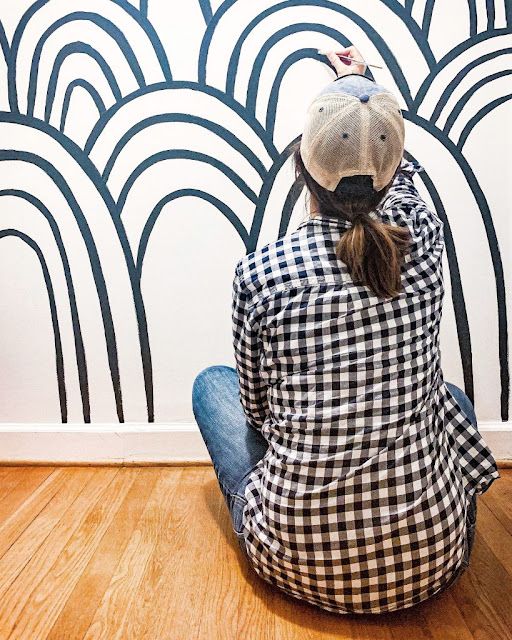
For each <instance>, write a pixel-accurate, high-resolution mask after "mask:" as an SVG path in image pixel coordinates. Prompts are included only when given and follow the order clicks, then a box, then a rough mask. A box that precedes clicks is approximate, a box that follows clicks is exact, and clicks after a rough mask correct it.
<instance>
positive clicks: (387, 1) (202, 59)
mask: <svg viewBox="0 0 512 640" xmlns="http://www.w3.org/2000/svg"><path fill="white" fill-rule="evenodd" d="M236 2H237V0H225V2H223V3H222V4H221V6H220V7H219V8H218V9H217V11H216V12H215V13H214V14H213V17H212V19H211V20H210V22H209V23H208V26H207V28H206V31H205V34H204V37H203V40H202V42H201V48H200V50H199V58H198V67H197V73H198V79H199V82H200V83H201V84H206V63H207V60H208V51H209V49H210V44H211V41H212V37H213V34H214V32H215V29H216V28H217V25H218V23H219V22H220V20H221V19H222V17H223V15H224V14H225V13H226V12H227V11H228V10H229V9H230V8H231V7H232V6H233V5H234V4H235V3H236ZM381 3H382V4H383V5H385V6H386V7H387V8H388V9H389V10H390V11H391V12H392V13H394V14H395V15H396V16H397V17H399V18H400V19H401V21H402V22H403V23H404V25H405V26H406V27H407V28H408V29H409V32H410V33H411V35H412V37H413V38H414V40H415V41H416V42H417V43H418V44H419V47H420V49H421V51H422V53H423V54H424V56H425V60H426V62H427V65H428V67H429V68H430V69H432V68H433V67H434V65H435V64H436V61H435V58H434V54H433V53H432V50H431V48H430V45H429V43H428V40H427V39H426V38H425V37H424V34H423V32H422V30H421V29H420V27H419V25H418V24H417V23H416V21H415V20H413V18H412V17H411V15H410V12H409V11H407V10H406V9H405V8H404V7H402V5H400V4H399V3H398V2H396V0H381ZM411 4H412V3H411ZM304 5H309V6H317V7H326V8H328V9H332V10H334V11H337V12H339V13H345V15H348V14H347V13H346V11H348V10H344V8H343V7H340V5H339V4H336V3H335V2H331V1H330V0H289V1H288V2H281V3H280V4H278V5H275V6H274V7H270V8H269V9H268V10H267V11H264V12H262V13H260V14H259V16H257V18H255V19H254V20H253V21H252V22H254V21H256V23H257V22H259V21H261V20H262V19H263V17H265V16H264V14H268V12H270V13H273V12H274V11H279V10H280V9H281V8H284V7H285V6H304ZM349 13H350V16H349V17H351V16H354V17H355V18H356V19H357V20H355V19H354V21H355V22H356V23H357V24H358V25H359V26H360V27H362V25H361V24H360V22H364V23H365V24H367V25H368V23H366V22H365V21H364V20H362V18H360V17H359V16H358V15H357V14H354V13H353V12H351V11H350V12H349ZM262 16H263V17H262ZM251 24H252V23H251ZM368 26H370V25H368ZM362 28H363V30H364V27H362ZM246 29H247V27H246ZM370 29H371V30H372V33H374V34H375V35H376V36H377V38H378V39H379V40H380V42H381V43H382V44H383V45H384V47H385V49H386V51H387V53H386V54H385V55H384V58H385V59H386V60H387V61H388V67H389V68H390V70H391V71H392V72H393V76H394V77H397V73H396V71H397V70H398V71H399V72H401V69H400V67H398V65H397V69H394V67H393V64H394V63H395V62H396V61H395V58H394V56H393V54H392V53H391V51H390V50H389V49H388V47H387V46H386V44H385V42H384V41H383V40H382V38H380V36H379V35H378V34H377V33H376V32H375V30H374V29H373V27H370ZM372 40H373V43H374V44H375V38H372ZM237 44H238V43H237ZM232 57H233V53H232ZM390 61H392V62H393V64H392V65H390V64H389V63H390ZM230 64H231V63H230ZM404 80H405V79H404ZM228 81H229V78H228ZM405 86H407V85H406V83H405Z"/></svg>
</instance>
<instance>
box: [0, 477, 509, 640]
mask: <svg viewBox="0 0 512 640" xmlns="http://www.w3.org/2000/svg"><path fill="white" fill-rule="evenodd" d="M501 475H502V478H501V479H500V480H497V481H496V482H495V483H494V485H493V486H492V487H491V489H490V490H489V491H488V492H487V493H486V494H485V495H484V496H482V497H481V498H479V503H478V528H477V535H476V540H475V546H474V549H473V556H472V562H471V568H470V569H469V570H468V572H466V574H465V575H464V576H463V577H462V578H461V580H460V581H459V582H458V584H456V585H455V586H454V587H453V588H452V589H451V590H450V591H448V592H447V593H445V594H442V595H440V596H438V597H434V598H433V599H432V600H430V601H427V602H424V603H422V604H420V605H419V606H417V607H414V608H413V609H409V610H405V611H402V612H396V613H393V614H385V615H382V616H357V615H355V616H354V615H353V616H343V615H337V614H332V613H328V612H325V611H322V610H320V609H318V608H316V607H314V606H312V605H308V604H305V603H302V602H300V601H299V600H296V599H294V598H290V597H288V596H287V595H285V594H283V593H281V592H279V591H277V590H275V589H273V588H272V586H271V585H269V584H267V583H266V582H264V581H263V580H261V579H260V578H259V577H258V575H257V574H256V573H255V572H254V570H252V569H251V568H250V567H249V565H248V564H247V563H246V560H245V558H244V556H243V555H242V553H241V551H240V549H239V548H238V545H237V543H236V539H235V537H234V534H233V533H232V530H231V524H230V520H229V515H228V512H227V508H226V506H225V504H224V501H223V498H222V495H221V493H220V490H219V488H218V486H217V481H216V479H215V475H214V472H213V469H212V468H211V467H208V466H206V467H139V468H137V467H0V640H7V639H8V638H9V639H10V638H20V639H23V640H37V639H38V638H51V639H52V640H73V639H75V638H76V639H78V638H80V639H82V638H86V639H88V640H102V639H105V640H115V639H119V640H129V639H134V640H135V639H136V640H143V639H148V640H181V639H185V640H189V639H196V638H201V639H203V638H204V639H208V640H217V639H219V640H231V639H234V640H260V639H265V640H267V639H268V640H293V639H297V640H298V639H300V640H308V639H313V638H314V639H320V638H322V639H323V638H336V639H343V638H357V639H358V640H363V639H367V640H380V639H386V640H388V639H397V640H398V639H400V640H402V639H403V640H423V639H426V638H428V639H435V640H471V639H475V640H486V639H489V640H491V639H492V640H507V639H509V638H512V470H503V469H502V470H501Z"/></svg>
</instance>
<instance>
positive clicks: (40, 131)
mask: <svg viewBox="0 0 512 640" xmlns="http://www.w3.org/2000/svg"><path fill="white" fill-rule="evenodd" d="M141 4H142V6H141V7H139V5H138V3H137V2H135V1H134V2H133V3H132V4H131V5H130V4H129V3H127V2H125V1H124V0H119V1H116V2H114V1H112V0H75V1H74V2H73V3H69V2H67V1H66V0H49V1H48V2H46V3H40V2H38V3H32V2H27V1H26V0H23V1H21V0H18V1H17V2H15V3H6V2H4V3H1V5H0V20H1V22H2V24H3V27H4V29H5V41H4V43H3V44H4V46H3V50H4V54H5V55H4V56H2V55H0V109H1V110H3V113H2V114H0V146H1V148H2V149H3V151H1V152H0V160H1V164H0V167H1V170H0V192H1V198H0V225H1V226H0V229H3V230H4V232H5V233H4V235H5V236H6V237H2V238H0V239H1V243H0V247H1V251H0V291H1V296H0V327H1V331H0V421H1V422H4V423H17V422H24V423H45V424H47V425H48V424H53V423H60V422H62V421H68V422H72V423H83V422H84V421H88V420H89V419H90V421H91V422H93V423H106V424H108V423H117V422H119V421H120V420H124V421H126V422H132V423H144V422H147V421H148V420H152V414H153V410H152V408H151V407H152V402H153V403H154V419H155V421H156V422H158V423H166V424H167V423H176V422H191V421H192V420H193V416H192V411H191V402H190V392H191V386H192V382H193V378H194V376H195V375H196V374H197V373H198V371H199V370H201V369H202V368H203V367H206V366H208V365H211V364H216V363H226V364H233V358H232V353H231V325H230V303H231V281H232V276H233V269H234V265H235V263H236V261H237V260H238V259H239V258H240V257H241V256H242V255H243V254H244V253H245V252H246V251H247V250H250V249H252V248H254V246H261V245H262V244H264V243H266V242H269V241H271V240H273V239H275V238H276V237H277V235H278V231H279V226H280V223H281V216H282V212H283V206H284V203H285V199H286V195H287V194H288V191H289V189H290V187H291V186H292V183H293V176H292V172H291V164H290V161H289V160H284V161H283V160H282V158H286V155H287V154H286V148H287V146H288V145H289V144H290V143H292V142H293V141H294V140H295V139H296V138H297V136H298V135H300V132H301V127H302V123H303V119H304V114H305V109H306V107H307V104H308V103H309V101H310V100H311V99H312V98H313V96H314V95H315V94H316V93H317V92H318V91H319V90H320V89H321V88H322V87H323V85H324V84H326V83H327V82H329V81H330V80H331V79H333V77H334V73H333V71H332V70H331V69H330V68H329V67H328V66H327V65H326V64H325V61H324V60H323V59H321V58H320V57H319V56H317V55H315V50H316V49H317V48H325V47H328V46H331V45H334V43H335V42H338V43H340V44H342V45H345V44H349V43H350V42H353V43H354V44H355V45H356V46H357V47H358V48H359V49H360V50H361V51H362V53H363V55H364V56H365V58H366V59H367V61H369V62H374V63H376V64H380V65H383V67H384V68H383V69H382V70H381V69H375V70H374V78H375V79H376V80H377V81H378V82H381V83H383V84H385V85H387V86H389V87H390V88H392V89H393V90H394V91H395V93H396V94H397V96H398V97H399V99H400V101H401V106H402V108H403V109H404V113H405V115H406V119H407V122H406V127H407V128H406V136H407V137H406V149H407V151H408V152H409V153H411V154H412V156H413V157H414V158H416V159H417V160H418V161H419V162H420V163H421V164H422V165H423V166H424V167H425V173H426V174H427V176H428V177H430V179H431V181H432V184H430V183H427V184H423V183H422V182H421V180H419V178H418V187H419V188H420V190H421V191H422V193H423V194H424V196H425V198H426V199H427V200H428V201H429V202H431V203H432V206H434V203H435V200H434V199H433V198H435V196H434V195H433V193H434V191H433V188H432V185H435V189H436V190H437V192H438V194H439V197H440V201H441V202H442V203H443V205H444V210H445V213H446V216H447V220H448V222H449V227H450V228H451V232H452V234H453V238H454V243H455V253H456V261H455V253H454V252H453V251H452V250H450V252H448V251H447V254H446V255H445V269H446V270H445V280H446V298H445V307H444V313H443V323H442V334H441V335H442V338H441V339H442V364H443V370H444V376H445V379H446V380H448V381H451V382H454V383H455V384H458V385H459V386H461V387H463V388H464V384H465V382H466V384H467V385H468V386H467V387H466V389H467V391H468V392H470V393H472V390H471V384H472V382H471V380H473V385H474V397H475V404H476V410H477V415H478V418H479V420H481V421H490V422H499V421H501V420H506V419H507V411H508V404H509V400H510V399H509V394H508V392H507V393H505V391H506V382H507V376H508V360H507V351H508V349H509V348H510V338H509V334H508V333H507V324H506V317H507V315H508V318H510V317H511V316H512V308H511V299H512V287H511V282H512V261H511V258H510V256H511V250H512V246H511V245H512V232H511V230H512V223H511V213H512V212H511V202H512V201H511V198H510V181H511V178H512V168H511V167H512V164H511V162H510V159H509V158H510V151H511V143H512V125H511V124H510V122H511V115H512V113H511V103H510V101H507V100H506V98H510V93H511V92H510V88H511V86H512V82H511V76H510V75H509V70H510V69H511V61H512V57H511V54H510V52H506V51H505V50H506V49H507V48H510V47H511V45H512V34H511V26H512V16H509V23H508V27H507V22H506V14H505V5H504V0H496V2H495V3H494V14H493V12H492V11H490V7H489V8H486V3H485V2H484V1H479V0H477V1H476V2H474V3H471V2H470V3H468V2H466V1H464V2H463V1H462V0H457V1H455V0H436V2H435V3H429V2H425V1H423V2H422V1H419V0H416V1H415V2H409V1H407V2H402V4H400V3H399V2H397V1H394V0H386V1H384V0H366V1H365V2H358V1H356V0H344V1H340V2H331V3H326V2H320V1H319V0H318V2H315V1H313V0H311V1H310V2H298V1H297V2H295V3H293V2H290V3H289V4H288V5H287V6H285V8H283V9H280V10H276V11H273V12H272V11H271V10H272V9H274V8H277V6H278V3H277V2H271V1H269V0H260V1H258V2H254V0H238V1H236V2H231V1H228V2H224V3H220V2H216V1H212V2H210V3H209V2H207V1H202V2H199V0H189V1H188V2H183V3H169V2H166V1H165V0H149V5H148V6H147V18H146V17H145V12H146V3H144V2H142V3H141ZM293 4H295V5H296V6H293ZM404 4H405V6H402V5H404ZM432 4H433V11H432ZM488 4H489V3H488ZM468 7H470V8H471V7H472V8H471V9H470V8H468ZM139 9H140V11H139ZM488 9H489V11H488ZM265 10H267V13H268V15H265V13H264V12H265ZM425 11H426V14H425ZM25 12H28V13H25ZM76 12H82V14H77V13H76ZM73 13H74V15H73ZM66 16H69V20H68V21H67V22H66V21H64V23H63V24H61V25H60V26H58V21H59V20H60V19H62V18H65V17H66ZM258 16H259V20H258V19H257V18H258ZM251 22H253V26H252V27H251V28H250V29H249V31H248V33H247V37H246V38H245V39H244V40H243V43H242V44H241V46H240V50H239V55H238V59H237V62H236V63H235V59H236V55H235V54H236V52H237V46H236V43H237V40H238V39H239V38H240V36H241V34H242V33H243V31H244V29H246V27H248V25H251ZM56 25H57V26H56ZM297 25H298V26H297ZM300 25H302V26H300ZM278 33H279V34H280V36H276V37H275V42H272V41H270V43H269V44H268V45H265V43H266V42H268V41H269V39H270V38H272V36H273V35H274V34H278ZM1 39H2V38H1V36H0V41H1ZM77 42H79V43H82V44H81V45H78V46H77V45H73V44H72V43H77ZM266 50H267V52H266V53H265V51H266ZM289 56H295V57H296V59H295V58H293V57H292V58H289ZM4 59H10V76H9V77H8V73H7V64H6V63H5V62H4ZM283 64H284V65H285V68H283V70H282V73H281V75H280V72H279V69H280V68H281V66H282V65H283ZM468 65H469V66H468ZM466 67H467V68H466ZM465 68H466V69H465ZM429 73H430V75H429ZM258 74H259V82H257V81H256V79H257V78H258ZM251 76H252V80H251ZM281 76H282V81H281V83H280V86H279V87H278V86H277V84H276V79H277V78H279V77H281ZM84 81H85V82H84ZM425 83H427V84H428V90H427V91H426V92H424V91H423V90H422V89H421V87H424V86H425ZM449 83H452V84H451V85H449ZM480 85H481V86H480ZM447 86H448V90H447V92H446V93H445V94H443V92H445V89H446V88H447ZM468 92H469V93H468ZM66 93H68V96H70V99H69V105H68V109H67V114H66V117H63V111H65V109H64V102H65V95H66ZM423 94H424V97H423V99H422V100H421V102H420V99H419V98H418V97H417V96H418V95H420V96H421V95H423ZM443 95H444V98H446V105H445V106H444V108H443V109H442V110H440V113H439V114H437V113H436V111H435V110H436V105H438V104H439V103H440V101H441V103H442V100H443ZM52 96H53V99H52ZM415 98H416V102H415ZM500 101H501V102H500ZM488 105H490V107H489V109H488V113H485V112H484V111H482V109H485V107H486V106H488ZM149 118H152V120H147V119H149ZM452 119H453V122H452V124H451V127H447V130H446V131H443V129H444V128H445V127H446V123H447V121H448V123H450V122H451V120H452ZM173 120H174V121H173ZM143 121H145V123H144V124H140V125H139V123H142V122H143ZM137 125H139V127H138V129H137ZM133 127H135V129H132V128H133ZM60 128H62V131H59V129H60ZM131 129H132V131H131V132H130V130H131ZM129 132H130V133H129ZM123 136H125V138H124V137H123ZM158 154H159V155H158ZM281 154H284V155H283V156H282V155H281ZM281 165H282V166H281ZM184 189H185V190H186V189H188V190H194V191H188V192H185V194H184V195H182V197H176V198H175V199H173V200H171V201H169V202H168V203H167V204H162V205H161V214H160V215H159V216H156V215H155V214H153V218H152V217H151V214H152V212H154V211H155V207H157V206H158V203H159V202H161V201H162V199H164V198H165V197H166V196H167V195H168V194H171V193H173V192H176V191H180V190H184ZM199 192H202V195H201V194H200V193H199ZM187 194H188V195H187ZM178 195H179V194H178ZM436 206H437V205H436ZM45 212H46V214H45ZM263 213H264V215H263ZM260 214H262V215H263V219H262V221H261V230H260V231H259V232H258V224H259V223H258V220H259V215H260ZM303 215H304V200H303V197H301V198H299V200H298V202H297V203H296V205H295V207H294V209H293V214H292V217H291V221H290V224H289V226H288V229H293V228H295V226H296V225H297V224H298V222H299V221H300V220H302V218H303ZM230 216H232V219H231V220H230V219H229V217H230ZM236 219H238V221H236ZM49 220H51V223H50V222H49ZM152 220H153V222H154V225H153V224H152ZM255 220H256V224H255V223H254V221H255ZM235 222H236V224H238V230H237V229H236V228H235V224H234V223H235ZM252 225H253V233H252V235H251V226H252ZM13 234H14V235H13ZM146 245H147V246H146ZM144 247H145V251H144ZM448 254H449V255H448ZM142 255H144V259H143V261H142ZM448 257H450V263H449V262H448ZM493 260H494V262H493ZM455 264H457V265H458V270H459V273H457V270H456V269H455ZM138 267H140V268H138ZM45 270H46V279H45ZM501 272H503V276H502V275H501ZM452 278H453V282H454V283H455V285H456V288H455V289H454V290H453V291H452V286H451V285H452V283H451V279H452ZM452 294H453V296H452ZM452 297H453V298H454V299H455V302H456V309H457V311H454V302H453V299H452ZM53 300H54V304H55V308H54V310H53V313H52V308H51V305H50V301H52V304H53ZM465 314H466V316H467V328H468V329H469V333H467V330H466V328H465ZM499 319H500V320H499ZM456 320H457V321H458V326H457V323H456ZM146 323H147V329H146ZM56 332H57V333H56ZM459 341H460V342H459ZM500 345H501V346H500ZM461 346H462V353H461ZM56 347H57V351H56ZM60 353H61V354H62V355H59V354H60ZM141 353H142V356H141ZM56 354H57V355H56ZM464 374H465V378H466V380H464ZM59 380H60V387H59ZM152 396H153V401H152V400H151V398H152ZM88 406H89V407H90V409H88ZM118 429H119V427H118Z"/></svg>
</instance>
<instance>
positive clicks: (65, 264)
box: [0, 189, 91, 423]
mask: <svg viewBox="0 0 512 640" xmlns="http://www.w3.org/2000/svg"><path fill="white" fill-rule="evenodd" d="M1 196H13V197H16V198H21V199H23V200H25V201H27V202H28V203H30V204H31V205H32V206H33V207H35V208H36V209H37V210H38V211H39V212H40V213H41V214H42V215H43V216H44V217H45V218H46V220H47V222H48V224H49V225H50V229H51V231H52V234H53V238H54V240H55V244H56V245H57V249H58V251H59V254H60V258H61V261H62V269H63V271H64V277H65V279H66V286H67V290H68V299H69V308H70V313H71V323H72V325H73V337H74V341H75V354H76V365H77V371H78V382H79V385H80V395H81V399H82V414H83V417H84V422H86V423H88V422H90V421H91V407H90V401H89V380H88V373H87V361H86V358H85V348H84V342H83V338H82V329H81V327H80V317H79V315H78V307H77V304H76V296H75V287H74V285H73V277H72V275H71V268H70V265H69V260H68V256H67V253H66V248H65V246H64V242H63V241H62V236H61V234H60V230H59V227H58V225H57V222H56V221H55V218H54V217H53V215H52V214H51V212H50V210H49V209H48V208H47V207H46V206H45V205H44V204H43V203H42V202H41V200H39V199H38V198H36V197H35V196H33V195H32V194H30V193H28V192H26V191H22V190H21V189H2V190H0V197H1Z"/></svg>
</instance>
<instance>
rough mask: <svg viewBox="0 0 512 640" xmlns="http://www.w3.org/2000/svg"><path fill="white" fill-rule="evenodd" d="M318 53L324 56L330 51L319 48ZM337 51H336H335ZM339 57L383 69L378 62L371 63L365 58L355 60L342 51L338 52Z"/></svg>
mask: <svg viewBox="0 0 512 640" xmlns="http://www.w3.org/2000/svg"><path fill="white" fill-rule="evenodd" d="M318 53H319V54H320V55H322V56H325V55H327V54H328V53H329V50H328V49H318ZM334 53H336V51H335V52H334ZM336 55H337V56H338V58H345V60H350V62H355V63H357V64H365V65H366V66H367V67H374V68H375V69H382V67H381V66H380V65H378V64H370V63H369V62H365V61H364V60H354V58H351V57H350V56H344V55H343V54H342V53H336Z"/></svg>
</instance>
